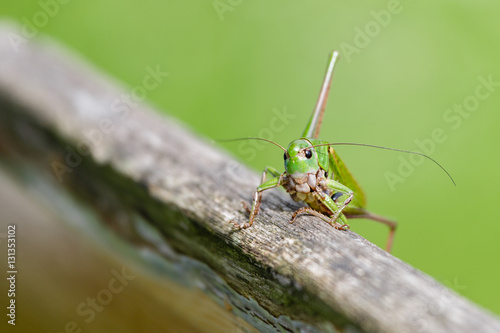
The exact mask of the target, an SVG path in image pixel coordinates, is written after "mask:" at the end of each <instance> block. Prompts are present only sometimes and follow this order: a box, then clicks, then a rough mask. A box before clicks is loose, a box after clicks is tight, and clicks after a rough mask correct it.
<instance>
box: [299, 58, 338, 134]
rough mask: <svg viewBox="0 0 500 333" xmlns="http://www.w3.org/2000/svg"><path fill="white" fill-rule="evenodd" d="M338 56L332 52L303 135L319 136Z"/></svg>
mask: <svg viewBox="0 0 500 333" xmlns="http://www.w3.org/2000/svg"><path fill="white" fill-rule="evenodd" d="M338 56H339V52H338V51H333V52H332V55H331V57H330V62H329V64H328V69H327V70H326V74H325V79H324V80H323V85H322V86H321V91H320V92H319V97H318V101H317V102H316V107H315V108H314V111H313V113H312V115H311V119H310V120H309V123H308V124H307V126H306V129H305V130H304V135H303V137H306V138H315V139H317V138H318V136H319V130H320V128H321V123H322V121H323V114H324V113H325V107H326V101H327V99H328V92H329V91H330V86H331V84H332V77H333V69H334V68H335V62H336V61H337V58H338Z"/></svg>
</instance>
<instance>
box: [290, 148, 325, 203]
mask: <svg viewBox="0 0 500 333" xmlns="http://www.w3.org/2000/svg"><path fill="white" fill-rule="evenodd" d="M316 141H319V140H315V139H309V138H301V139H298V140H295V141H292V142H291V143H290V145H289V146H288V148H287V150H286V152H285V155H284V158H285V172H286V179H287V181H288V186H286V188H287V191H288V192H290V191H296V192H298V193H309V192H312V191H314V190H316V186H317V185H318V184H319V182H321V181H323V180H324V178H325V177H326V174H327V172H328V170H327V169H325V163H324V161H323V160H324V158H323V157H324V156H323V155H325V156H326V157H327V153H326V154H325V152H326V149H325V148H326V147H325V146H321V147H314V146H313V145H314V144H318V142H316ZM319 148H321V149H319ZM324 151H325V152H324ZM326 168H328V163H326Z"/></svg>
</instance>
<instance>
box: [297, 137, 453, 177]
mask: <svg viewBox="0 0 500 333" xmlns="http://www.w3.org/2000/svg"><path fill="white" fill-rule="evenodd" d="M320 146H361V147H370V148H377V149H385V150H392V151H398V152H401V153H407V154H414V155H420V156H423V157H425V158H427V159H429V160H431V161H432V162H434V163H435V164H436V165H437V166H439V167H440V168H441V169H442V170H443V171H444V172H445V173H446V174H447V175H448V177H449V178H450V180H451V182H452V183H453V185H455V186H457V184H456V183H455V180H454V179H453V177H452V176H451V175H450V173H449V172H448V171H446V169H445V168H444V167H443V166H442V165H441V164H439V163H438V162H437V161H436V160H435V159H433V158H432V157H430V156H428V155H425V154H422V153H419V152H416V151H410V150H403V149H396V148H389V147H383V146H376V145H369V144H366V143H353V142H336V143H322V144H319V145H313V146H309V147H305V148H302V149H307V148H310V147H320Z"/></svg>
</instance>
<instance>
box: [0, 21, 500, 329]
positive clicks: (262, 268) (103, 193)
mask: <svg viewBox="0 0 500 333" xmlns="http://www.w3.org/2000/svg"><path fill="white" fill-rule="evenodd" d="M13 34H18V35H19V34H20V33H19V32H18V30H16V28H13V27H11V26H8V25H6V24H4V25H3V26H2V28H1V29H0V105H1V108H2V111H1V112H0V121H1V124H2V125H0V131H1V134H0V140H1V142H2V146H1V149H0V153H1V154H2V155H4V158H6V159H8V158H10V157H9V156H14V155H16V156H22V157H23V158H25V159H27V160H30V161H33V160H35V161H37V162H36V163H37V165H39V166H41V167H43V168H44V169H45V170H49V171H50V172H51V173H52V177H53V179H54V180H57V181H60V185H61V186H63V187H65V188H68V189H70V191H71V192H72V193H77V195H78V196H79V197H80V198H83V200H84V201H85V202H87V203H88V204H92V205H93V206H94V207H95V208H96V210H98V211H99V212H100V214H102V216H103V218H104V220H105V221H106V223H108V224H109V225H110V226H111V227H112V228H113V229H114V230H115V231H116V233H118V234H119V235H120V237H122V238H123V239H124V240H126V241H127V242H129V243H130V244H132V245H135V244H143V243H148V244H149V245H150V246H151V247H152V248H153V249H155V251H156V252H157V253H159V254H161V255H162V256H164V257H165V258H166V259H168V254H165V253H163V252H162V250H161V249H162V246H165V247H168V248H170V249H172V250H173V251H174V252H175V253H177V254H181V255H182V256H185V257H188V258H191V259H193V260H195V261H196V262H199V263H202V264H203V265H205V266H206V267H207V268H209V269H210V271H211V272H213V273H215V274H216V275H217V276H219V277H220V278H221V279H222V281H224V284H225V286H224V287H221V288H220V290H218V291H220V292H221V295H220V296H219V297H220V298H221V299H223V298H224V299H226V300H227V301H228V302H229V305H230V308H231V309H233V310H232V311H234V313H237V314H238V315H239V316H241V317H243V318H244V319H245V320H247V321H248V322H249V323H251V324H252V325H254V326H256V327H257V325H260V326H258V327H259V330H262V331H276V330H277V329H278V328H279V329H282V330H288V331H299V330H300V329H303V330H311V331H312V330H317V331H325V330H330V331H335V330H338V331H349V332H358V331H360V332H361V331H362V332H424V331H425V332H471V331H477V332H499V331H500V322H499V320H498V318H496V317H495V316H493V315H492V314H490V313H489V312H488V311H486V310H483V309H481V308H479V307H478V306H476V305H474V304H472V303H471V302H470V301H468V300H466V299H464V298H463V297H461V296H459V295H457V294H456V293H455V292H453V291H451V290H450V289H448V288H446V287H444V286H443V285H441V284H439V283H438V282H436V281H435V280H434V279H432V278H431V277H429V276H427V275H425V274H423V273H422V272H420V271H418V270H416V269H414V268H413V267H411V266H409V265H407V264H405V263H404V262H402V261H401V260H399V259H397V258H395V257H393V256H391V255H389V254H387V253H386V252H384V251H383V250H381V249H379V248H378V247H377V246H375V245H373V244H371V243H370V242H368V241H367V240H365V239H363V238H362V237H361V236H359V235H357V234H356V233H354V232H351V231H349V232H341V231H337V230H335V229H333V228H331V227H330V226H328V225H327V224H326V223H324V222H322V221H320V220H318V219H317V218H314V217H301V218H300V220H299V221H297V222H298V223H295V224H293V225H290V224H289V223H288V221H289V220H290V217H291V214H292V212H293V210H294V209H296V208H298V206H297V204H295V203H294V202H293V201H291V199H290V198H288V197H287V196H286V194H285V193H283V192H281V191H279V190H276V191H271V192H270V193H267V192H266V193H265V195H264V200H263V204H262V211H261V214H260V215H259V217H258V218H257V221H256V223H255V225H254V226H253V227H252V228H250V229H247V230H234V229H233V228H232V227H231V226H230V224H229V223H228V222H229V221H230V220H236V221H240V222H243V221H245V220H246V219H247V215H246V213H245V212H244V210H243V209H242V207H241V204H240V201H241V200H246V201H249V200H250V199H251V195H252V193H253V191H254V189H255V186H256V184H258V181H259V180H258V176H257V175H256V174H255V173H254V172H252V171H250V170H248V169H247V168H246V167H244V166H242V165H240V164H239V163H237V162H236V161H235V160H234V159H233V158H231V157H230V156H228V155H227V154H226V153H224V152H223V151H221V150H220V149H218V148H217V147H215V146H213V145H212V144H210V143H209V142H208V140H206V139H203V138H200V137H198V136H197V135H195V134H193V133H192V132H190V131H188V130H186V129H185V128H183V127H182V126H181V125H179V124H178V123H177V122H176V121H174V120H173V119H169V118H168V117H165V116H161V115H160V114H159V112H156V111H154V110H152V108H150V107H148V106H146V105H143V104H136V103H135V102H133V95H132V94H133V93H134V91H135V92H136V93H137V92H138V91H139V90H137V87H136V90H133V89H126V88H123V87H118V86H117V84H116V83H114V82H112V81H111V80H110V79H109V78H106V77H105V76H104V75H102V74H100V73H99V72H98V71H96V70H95V69H93V68H91V67H90V66H89V65H88V64H84V63H83V62H82V61H81V60H78V59H76V57H75V56H74V55H69V54H68V52H66V51H63V50H62V49H61V47H59V46H56V45H54V44H53V43H51V42H48V41H44V42H43V43H40V44H38V43H35V42H34V41H31V40H30V41H28V42H27V43H25V44H22V45H20V46H19V49H18V50H17V51H16V50H15V48H13V45H12V42H11V41H12V39H13V37H12V36H13ZM160 67H161V66H157V67H155V66H151V69H152V70H153V71H156V72H157V75H159V76H161V75H162V73H164V72H163V69H162V68H160ZM143 89H146V88H145V87H143ZM127 96H129V97H127ZM130 96H132V97H130ZM13 147H15V149H13ZM88 147H90V148H91V149H90V152H89V150H88V149H87V148H88ZM26 163H28V162H26ZM103 203H105V204H103ZM123 214H126V215H128V216H140V217H141V218H142V219H143V220H145V221H147V224H148V227H150V228H152V229H154V230H155V232H157V233H158V234H159V235H161V237H160V240H158V239H157V240H155V241H154V242H153V241H151V239H147V237H146V236H145V234H143V233H141V232H140V231H138V229H137V228H136V227H135V226H134V224H133V221H132V219H125V222H124V221H121V220H120V221H118V218H117V217H118V216H121V215H123ZM207 276H209V275H207ZM165 278H169V277H168V276H166V277H165ZM209 280H211V279H210V278H207V279H206V281H207V282H208V281H209ZM214 288H215V290H216V289H217V287H215V286H214ZM218 291H214V292H213V294H214V295H217V293H218ZM245 300H246V301H245ZM245 302H247V303H245ZM248 304H253V306H252V307H251V308H250V307H249V306H248Z"/></svg>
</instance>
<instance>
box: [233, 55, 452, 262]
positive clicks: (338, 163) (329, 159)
mask: <svg viewBox="0 0 500 333" xmlns="http://www.w3.org/2000/svg"><path fill="white" fill-rule="evenodd" d="M338 55H339V54H338V52H337V51H333V52H332V54H331V56H330V61H329V64H328V68H327V71H326V74H325V78H324V81H323V84H322V87H321V91H320V94H319V98H318V101H317V103H316V107H315V108H314V110H313V113H312V115H311V118H310V120H309V122H308V124H307V126H306V128H305V130H304V133H303V134H302V137H301V138H300V139H297V140H294V141H292V142H291V143H290V144H289V145H288V148H286V149H285V148H284V147H282V146H281V145H279V144H277V143H275V142H272V141H269V140H266V139H261V138H245V139H256V140H262V141H267V142H270V143H272V144H274V145H276V146H278V147H280V148H281V149H282V150H283V151H284V156H283V158H284V163H285V172H283V173H280V172H278V171H277V170H276V169H275V168H273V167H270V166H268V167H266V168H265V169H264V171H263V172H262V178H261V183H260V185H259V186H258V187H257V190H256V191H255V194H254V196H253V201H252V207H251V208H250V209H249V208H248V206H247V205H246V203H245V202H243V206H244V207H245V209H246V210H247V211H248V212H249V214H250V217H249V220H248V222H247V223H245V224H238V223H236V222H233V221H230V223H232V224H233V225H234V227H236V228H240V229H244V228H249V227H251V226H252V224H253V223H254V220H255V217H256V216H257V214H258V212H259V208H260V204H261V201H262V192H264V191H266V190H269V189H272V188H275V187H279V186H283V187H284V189H285V190H286V191H287V192H288V194H290V196H291V197H292V199H293V200H295V201H303V202H305V203H306V204H307V205H308V207H303V208H300V209H299V210H297V211H296V212H295V213H294V214H293V215H292V219H291V220H290V223H293V222H294V221H295V220H296V219H297V217H298V216H299V214H303V213H309V214H311V215H314V216H317V217H319V218H321V219H322V220H324V221H326V222H327V223H329V224H330V225H332V226H333V227H334V228H335V229H338V230H348V229H349V225H348V224H347V219H348V218H349V219H352V218H364V219H370V220H374V221H377V222H380V223H382V224H385V225H387V226H388V227H389V236H388V238H387V243H386V247H385V249H386V251H387V252H390V251H391V247H392V243H393V239H394V233H395V231H396V226H397V223H396V222H395V221H391V220H389V219H387V218H385V217H383V216H379V215H376V214H374V213H371V212H370V211H368V210H366V209H365V207H366V198H365V194H364V193H363V190H362V189H361V187H360V186H359V184H358V182H357V181H356V179H354V177H353V176H352V174H351V172H350V171H349V169H347V167H346V166H345V164H344V162H342V160H341V159H340V157H339V156H338V155H337V153H336V151H335V150H334V149H333V145H342V144H350V143H329V142H327V141H323V140H320V139H318V135H319V130H320V127H321V122H322V118H323V114H324V112H325V106H326V101H327V97H328V92H329V90H330V85H331V81H332V76H333V70H334V67H335V63H336V61H337V58H338ZM352 145H360V146H368V147H374V148H382V149H389V150H395V151H400V152H406V153H412V154H418V155H422V156H425V157H426V158H429V159H430V160H432V161H433V162H435V163H436V164H437V165H439V166H440V167H441V168H442V169H443V170H444V171H445V172H446V173H447V174H448V172H447V171H446V170H445V169H444V168H443V167H442V166H441V165H440V164H439V163H437V162H436V161H434V160H433V159H432V158H430V157H429V156H427V155H424V154H421V153H418V152H410V151H405V150H400V149H393V148H386V147H379V146H373V145H366V144H352ZM268 173H269V174H271V175H272V176H273V178H271V179H269V180H267V174H268ZM448 176H450V175H449V174H448ZM450 178H451V176H450ZM451 179H452V181H453V178H451Z"/></svg>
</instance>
